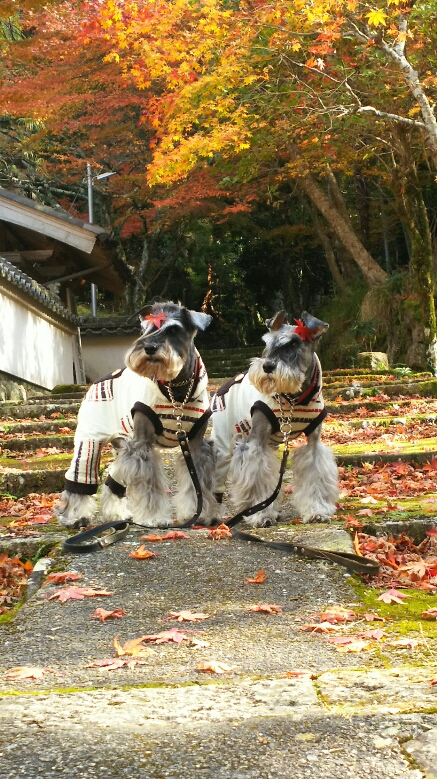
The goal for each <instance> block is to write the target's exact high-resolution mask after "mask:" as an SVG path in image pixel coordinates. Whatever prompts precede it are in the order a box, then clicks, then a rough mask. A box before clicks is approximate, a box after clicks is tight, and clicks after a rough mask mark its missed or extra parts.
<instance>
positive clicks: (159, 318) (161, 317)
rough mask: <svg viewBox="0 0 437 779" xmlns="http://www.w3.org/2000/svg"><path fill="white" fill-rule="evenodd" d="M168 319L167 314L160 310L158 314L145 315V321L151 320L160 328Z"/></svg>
mask: <svg viewBox="0 0 437 779" xmlns="http://www.w3.org/2000/svg"><path fill="white" fill-rule="evenodd" d="M166 319H168V317H167V314H166V313H165V312H164V311H160V312H159V313H158V314H147V316H145V317H143V322H151V324H152V325H155V327H156V328H157V330H159V328H160V327H162V324H163V322H165V321H166Z"/></svg>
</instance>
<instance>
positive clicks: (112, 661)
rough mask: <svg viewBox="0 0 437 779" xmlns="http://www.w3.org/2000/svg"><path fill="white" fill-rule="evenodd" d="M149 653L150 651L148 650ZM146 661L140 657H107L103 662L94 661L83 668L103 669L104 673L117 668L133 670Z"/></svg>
mask: <svg viewBox="0 0 437 779" xmlns="http://www.w3.org/2000/svg"><path fill="white" fill-rule="evenodd" d="M149 651H151V650H149ZM146 662H147V660H142V659H141V658H140V657H107V658H105V659H104V660H95V661H94V662H93V663H90V664H89V665H86V666H85V668H103V669H104V670H105V671H116V670H117V669H118V668H130V669H132V668H135V666H136V665H144V663H146Z"/></svg>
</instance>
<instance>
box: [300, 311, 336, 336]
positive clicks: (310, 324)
mask: <svg viewBox="0 0 437 779" xmlns="http://www.w3.org/2000/svg"><path fill="white" fill-rule="evenodd" d="M300 318H301V320H302V322H303V323H304V325H305V326H306V327H307V328H308V330H311V338H312V339H313V341H318V339H319V338H320V337H321V336H322V335H323V333H324V332H325V330H327V329H328V327H329V325H328V323H327V322H322V320H321V319H317V317H315V316H312V314H309V313H308V311H302V314H301V317H300Z"/></svg>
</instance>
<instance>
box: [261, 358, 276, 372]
mask: <svg viewBox="0 0 437 779" xmlns="http://www.w3.org/2000/svg"><path fill="white" fill-rule="evenodd" d="M275 368H276V363H275V362H273V360H265V361H264V362H263V371H264V373H273V371H274V370H275Z"/></svg>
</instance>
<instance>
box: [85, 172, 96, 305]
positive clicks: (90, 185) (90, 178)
mask: <svg viewBox="0 0 437 779" xmlns="http://www.w3.org/2000/svg"><path fill="white" fill-rule="evenodd" d="M86 179H87V184H88V221H89V223H90V225H92V224H94V199H93V174H92V171H91V165H90V163H89V162H87V164H86ZM91 316H97V286H96V284H91Z"/></svg>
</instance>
